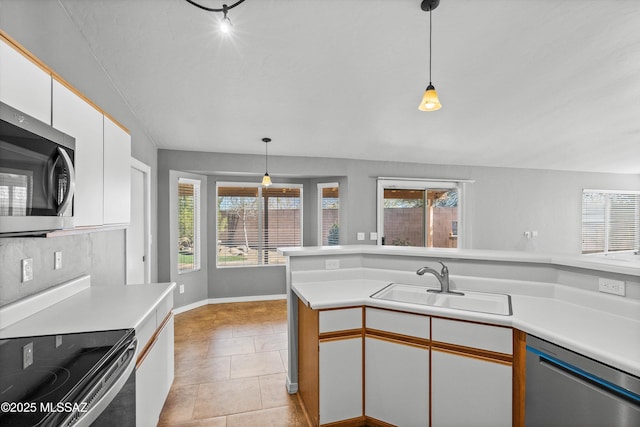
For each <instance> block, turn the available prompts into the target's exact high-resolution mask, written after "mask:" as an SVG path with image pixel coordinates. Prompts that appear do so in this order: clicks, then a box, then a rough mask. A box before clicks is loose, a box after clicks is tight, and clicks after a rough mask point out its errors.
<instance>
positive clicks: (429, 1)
mask: <svg viewBox="0 0 640 427" xmlns="http://www.w3.org/2000/svg"><path fill="white" fill-rule="evenodd" d="M439 4H440V0H423V1H422V3H421V4H420V8H421V9H422V10H424V11H425V12H429V85H428V86H427V88H426V89H425V91H424V94H423V95H422V101H420V105H418V110H420V111H436V110H439V109H440V108H442V104H440V100H439V99H438V93H437V92H436V88H435V87H433V84H432V83H431V33H432V32H433V29H432V22H431V11H432V10H433V9H435V8H436V7H438V5H439Z"/></svg>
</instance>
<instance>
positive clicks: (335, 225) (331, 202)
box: [318, 182, 340, 246]
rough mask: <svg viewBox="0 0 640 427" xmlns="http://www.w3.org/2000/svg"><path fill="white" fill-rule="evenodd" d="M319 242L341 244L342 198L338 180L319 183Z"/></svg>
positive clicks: (322, 243)
mask: <svg viewBox="0 0 640 427" xmlns="http://www.w3.org/2000/svg"><path fill="white" fill-rule="evenodd" d="M318 244H320V245H322V246H334V245H339V244H340V198H339V190H338V183H337V182H333V183H326V184H318Z"/></svg>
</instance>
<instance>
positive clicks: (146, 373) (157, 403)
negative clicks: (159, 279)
mask: <svg viewBox="0 0 640 427" xmlns="http://www.w3.org/2000/svg"><path fill="white" fill-rule="evenodd" d="M172 307H173V294H169V295H168V296H167V297H165V299H164V300H163V301H161V302H160V303H159V304H158V306H157V307H156V309H155V310H153V311H152V312H151V313H150V314H149V315H148V316H147V317H146V319H144V320H143V321H142V322H141V323H140V325H139V326H137V327H136V337H137V338H138V361H137V364H136V426H137V427H146V426H149V427H151V426H153V427H155V426H156V425H157V424H158V419H159V418H160V412H162V407H163V406H164V402H165V400H166V398H167V395H168V394H169V390H170V389H171V384H173V376H174V359H173V348H174V325H173V323H174V322H173V313H171V309H172Z"/></svg>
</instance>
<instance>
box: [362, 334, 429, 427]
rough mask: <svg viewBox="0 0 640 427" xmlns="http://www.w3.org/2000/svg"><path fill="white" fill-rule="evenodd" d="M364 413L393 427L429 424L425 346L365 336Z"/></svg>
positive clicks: (427, 365) (427, 367) (426, 353)
mask: <svg viewBox="0 0 640 427" xmlns="http://www.w3.org/2000/svg"><path fill="white" fill-rule="evenodd" d="M365 366H366V373H365V415H367V416H368V417H372V418H375V419H376V420H379V421H384V422H386V423H389V424H393V425H396V426H407V427H413V426H428V425H429V349H427V348H422V347H416V346H412V345H408V344H403V343H399V342H392V341H387V340H383V339H378V338H373V337H367V338H365Z"/></svg>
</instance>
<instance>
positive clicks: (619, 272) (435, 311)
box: [281, 246, 640, 425]
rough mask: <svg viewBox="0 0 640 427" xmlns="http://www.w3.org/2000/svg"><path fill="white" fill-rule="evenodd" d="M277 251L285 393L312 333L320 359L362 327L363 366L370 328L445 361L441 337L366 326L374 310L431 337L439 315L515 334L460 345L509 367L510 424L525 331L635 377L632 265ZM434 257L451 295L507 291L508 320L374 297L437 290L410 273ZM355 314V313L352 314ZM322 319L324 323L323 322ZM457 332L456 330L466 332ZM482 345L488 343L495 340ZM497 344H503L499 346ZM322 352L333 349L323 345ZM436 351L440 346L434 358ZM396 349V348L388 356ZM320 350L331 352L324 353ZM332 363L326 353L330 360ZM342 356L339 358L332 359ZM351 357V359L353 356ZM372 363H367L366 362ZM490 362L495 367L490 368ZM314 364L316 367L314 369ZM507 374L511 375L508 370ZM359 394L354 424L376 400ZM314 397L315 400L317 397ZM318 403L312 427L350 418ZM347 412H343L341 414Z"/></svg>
mask: <svg viewBox="0 0 640 427" xmlns="http://www.w3.org/2000/svg"><path fill="white" fill-rule="evenodd" d="M281 252H282V253H283V254H284V255H286V256H288V274H287V281H288V283H287V289H288V299H289V301H288V302H289V332H290V334H289V341H290V342H289V349H290V350H289V370H288V372H289V373H288V375H289V377H288V387H289V391H290V392H296V391H298V387H299V386H301V384H299V377H298V373H299V372H301V373H303V374H302V375H304V372H305V371H306V370H308V365H307V366H304V367H302V368H300V367H299V363H308V357H307V358H306V360H305V356H302V355H301V354H299V353H298V350H301V351H304V350H303V347H304V346H309V344H308V343H307V342H306V341H307V339H308V338H309V336H313V335H314V333H315V334H316V335H317V339H318V341H319V342H320V349H321V350H320V352H321V353H322V343H323V342H325V341H326V342H327V343H329V342H332V343H333V344H331V345H333V346H335V343H338V342H342V344H343V346H348V345H349V341H350V340H351V345H352V350H353V349H357V348H358V343H357V341H354V339H356V337H357V335H358V333H357V331H358V330H359V331H360V332H361V335H360V336H361V340H363V341H361V343H362V345H360V348H364V350H360V351H361V353H360V360H364V364H365V365H367V366H368V365H369V364H373V363H374V362H373V361H374V359H375V358H374V357H373V355H372V354H369V353H368V352H367V349H368V348H370V347H371V348H373V345H378V346H379V344H380V343H379V341H380V338H381V337H380V336H378V337H374V336H369V335H372V334H370V333H369V332H370V330H373V329H376V331H375V333H377V334H378V335H384V336H383V337H382V338H385V339H387V341H389V340H396V341H398V339H399V338H398V337H399V336H402V335H404V336H411V337H412V338H411V339H406V341H407V342H405V343H404V344H413V346H414V347H415V346H416V345H418V346H420V345H422V348H423V349H427V348H431V364H432V365H433V363H436V361H437V360H439V359H445V358H444V356H442V354H445V353H446V351H447V350H450V349H451V348H452V347H451V345H450V344H447V343H444V344H443V342H444V341H446V340H444V339H443V340H436V339H435V338H434V336H433V335H432V336H431V337H430V340H431V341H429V339H428V338H423V341H420V340H418V341H416V340H417V339H418V338H416V337H415V336H414V335H412V334H408V333H404V332H401V333H400V334H395V335H393V336H390V335H388V334H386V333H385V334H386V335H385V334H381V333H379V332H377V331H378V330H379V328H373V327H371V326H370V325H369V319H370V318H371V313H377V312H376V311H375V310H378V311H382V312H383V314H389V313H392V314H393V313H406V314H413V315H417V316H423V318H424V321H425V322H427V319H428V322H430V323H429V325H428V326H425V328H426V329H428V328H431V329H432V330H431V333H432V334H433V333H434V330H433V328H434V327H436V326H434V325H438V324H440V323H442V322H443V319H444V320H445V321H446V322H458V323H451V325H453V326H456V325H458V326H459V325H463V326H464V325H474V328H475V327H476V325H480V326H483V327H487V328H490V327H494V328H502V329H494V330H493V331H498V335H500V333H503V335H504V331H506V330H508V331H513V334H511V333H510V332H509V333H508V334H507V335H509V337H502V338H500V337H498V338H496V340H497V341H495V342H494V344H496V345H498V347H497V349H496V348H494V347H492V346H491V345H489V348H485V349H479V350H478V346H479V345H473V346H471V345H466V344H464V345H462V347H464V348H463V350H465V349H467V350H468V349H469V348H473V350H469V351H472V352H476V356H478V355H479V357H476V359H480V358H482V357H485V358H491V357H493V360H492V361H493V362H504V363H508V364H510V365H511V367H512V368H513V376H512V380H513V385H514V387H513V390H509V396H510V397H511V392H512V391H513V407H511V405H509V408H507V409H508V410H509V411H508V412H509V414H507V415H509V416H511V415H512V416H513V425H519V424H521V420H522V416H523V415H522V412H523V410H522V408H520V407H518V405H524V403H523V402H522V400H523V396H518V393H519V392H518V390H522V389H523V388H524V346H525V337H526V335H527V334H531V335H535V336H537V337H539V338H542V339H544V340H547V341H549V342H552V343H554V344H557V345H560V346H562V347H564V348H567V349H570V350H572V351H575V352H577V353H580V354H583V355H586V356H588V357H590V358H592V359H595V360H598V361H601V362H603V363H605V364H607V365H609V366H613V367H615V368H617V369H619V370H621V371H624V372H627V373H630V374H632V375H635V376H640V268H638V266H637V265H635V264H634V263H633V262H628V261H608V260H602V259H597V258H592V257H569V256H552V255H542V254H530V253H509V252H501V251H474V250H457V249H453V250H449V249H445V250H441V249H424V248H406V247H405V248H399V247H376V246H346V247H318V248H293V249H283V250H281ZM437 261H443V262H444V263H445V264H446V265H447V266H448V268H449V271H450V274H451V276H450V279H451V287H452V290H457V291H460V290H462V291H465V290H466V291H479V292H493V293H502V294H508V295H510V296H511V302H512V310H513V314H512V315H511V316H504V315H496V314H488V313H481V312H474V311H466V310H457V309H451V308H445V307H435V306H428V305H420V304H411V303H402V302H397V301H388V300H383V299H375V298H371V295H372V294H374V293H376V292H377V291H379V290H381V289H382V288H384V287H385V286H387V285H389V283H391V282H395V283H406V284H412V285H421V286H424V287H425V288H435V287H438V286H439V284H438V281H437V280H436V279H435V277H434V276H433V275H425V276H418V275H416V274H415V271H416V270H417V269H418V268H420V267H423V266H430V267H432V268H438V267H439V265H438V264H437ZM599 278H604V279H611V280H614V279H615V280H621V281H624V282H625V285H626V288H625V292H626V297H622V296H617V295H609V294H604V293H601V292H598V281H599ZM354 308H355V309H358V308H359V309H360V310H361V311H362V318H363V319H364V320H361V321H360V323H359V324H357V322H356V324H351V325H348V322H347V326H345V327H344V328H339V330H340V331H341V332H337V330H336V331H331V332H322V331H309V330H306V329H307V328H308V326H306V325H302V326H301V325H300V324H299V320H300V319H301V318H306V319H307V320H309V317H311V320H310V324H311V325H314V324H315V320H314V318H313V316H315V315H316V314H317V315H320V316H322V314H323V313H327V314H331V313H335V312H337V310H339V309H342V311H343V312H344V313H345V315H347V314H348V310H352V311H353V309H354ZM356 311H357V310H356ZM356 311H354V313H356ZM301 313H302V314H301ZM378 314H379V313H377V314H376V315H378ZM331 315H332V316H333V315H334V314H331ZM325 317H326V315H325ZM354 317H357V313H356V314H355V316H354ZM319 322H322V318H321V317H320V320H319ZM434 322H435V323H434ZM437 327H438V328H440V326H437ZM383 329H384V328H383ZM454 329H455V328H454ZM481 329H482V328H481ZM484 329H486V328H484ZM461 331H462V330H461ZM461 331H458V332H459V333H462V334H464V333H465V332H464V331H462V332H461ZM487 331H488V332H487V333H489V334H492V333H493V332H491V331H492V330H491V329H488V330H487ZM483 333H484V331H474V332H472V333H471V335H474V334H475V335H476V336H479V335H478V334H483ZM323 334H324V335H323ZM401 338H402V337H401ZM374 339H375V341H374ZM486 340H488V341H491V340H493V338H486ZM500 340H503V341H504V340H506V341H504V343H503V344H500ZM509 340H510V341H509ZM318 341H316V342H318ZM299 345H300V349H299ZM500 345H502V347H500ZM480 346H481V344H480ZM509 346H510V347H509ZM326 347H327V349H329V348H330V346H329V345H326ZM438 347H440V348H438ZM345 348H346V347H345ZM398 348H400V347H398ZM403 348H404V347H403ZM505 348H507V350H505ZM434 349H436V350H439V351H438V352H437V358H436V356H435V354H436V353H435V352H434ZM343 350H344V351H346V350H345V349H343ZM396 350H397V349H396V348H394V351H396ZM467 350H465V351H467ZM325 353H326V354H329V352H328V351H327V352H325ZM449 353H451V351H449ZM406 357H411V356H408V355H406ZM300 358H302V360H300ZM321 359H322V357H321V358H320V359H319V360H318V364H320V365H321V364H322V360H321ZM329 359H330V357H329V358H328V359H327V360H329ZM347 359H348V358H346V357H344V356H341V357H338V359H337V360H342V361H346V360H347ZM357 359H358V357H357V354H356V356H355V357H353V358H352V360H353V361H356V360H357ZM369 359H371V361H372V362H371V363H370V362H368V360H369ZM465 360H466V359H465ZM312 362H313V360H312ZM437 363H448V362H437ZM504 363H503V364H504ZM494 365H495V366H497V365H496V364H493V365H486V366H494ZM310 366H312V367H313V366H314V365H313V363H311V365H310ZM354 366H356V365H354ZM356 367H357V366H356ZM299 369H300V371H299ZM318 369H321V368H320V367H319V368H318ZM431 369H433V366H431ZM461 369H462V368H461ZM470 369H472V368H470ZM361 371H362V372H364V374H363V375H364V377H363V378H364V380H363V379H362V378H360V379H358V378H354V379H353V381H355V382H356V383H358V381H360V382H364V383H369V382H370V381H367V378H369V377H367V375H368V370H367V369H366V368H365V367H361ZM482 371H484V369H483V370H482ZM509 371H510V373H509V375H511V369H510V370H509ZM460 372H462V371H460ZM473 372H478V370H475V371H473ZM340 375H341V376H342V378H341V379H340V381H342V382H344V376H345V372H342V373H341V374H340ZM443 375H444V376H443ZM432 376H434V373H433V372H432ZM320 378H322V374H320ZM371 378H373V377H371ZM438 378H440V379H446V375H445V374H442V375H440V374H437V375H435V379H436V380H437V379H438ZM509 378H511V376H509ZM433 380H434V378H432V381H433ZM476 380H478V379H477V378H476ZM505 381H507V377H506V376H505ZM320 382H322V379H321V380H320ZM476 382H477V381H476ZM325 383H326V381H325ZM432 387H433V385H432ZM303 388H304V387H303ZM321 388H322V387H321ZM325 389H330V386H329V385H326V386H325ZM362 389H363V390H364V392H363V393H362V394H363V395H364V396H365V397H364V400H362V402H360V403H358V402H356V404H355V406H356V409H354V410H353V411H352V412H351V414H352V415H353V416H350V418H351V419H352V421H353V419H357V418H358V416H365V415H368V412H369V409H368V408H372V407H373V401H370V399H369V398H370V396H371V394H372V391H371V390H369V388H367V385H366V384H365V385H364V386H362ZM426 392H428V390H427V391H425V393H426ZM302 394H304V393H302ZM320 394H321V395H322V391H320ZM334 395H335V393H334ZM430 399H431V401H432V404H433V402H434V401H436V400H437V399H440V397H437V396H431V398H430ZM303 400H304V396H303ZM307 400H309V399H308V398H307ZM311 400H315V397H313V398H311ZM319 400H320V403H319V407H317V408H316V409H313V410H311V411H308V412H316V413H318V412H319V413H320V414H323V415H320V417H319V418H320V419H319V420H318V419H317V420H315V421H314V420H313V419H312V423H314V424H315V423H317V424H325V423H327V422H329V421H331V422H336V421H337V420H344V419H346V418H345V416H344V415H337V416H336V417H337V418H330V417H329V416H328V414H327V412H326V410H325V411H324V412H323V411H322V410H321V408H322V402H321V401H322V399H321V398H320V399H319ZM338 400H339V399H338ZM365 400H366V401H365ZM445 401H446V399H445ZM367 402H369V403H367ZM305 404H306V402H305ZM358 405H360V408H364V409H360V415H358V409H357V406H358ZM307 406H309V405H307ZM311 406H313V405H311ZM378 406H379V405H378ZM503 406H504V405H503ZM307 409H308V408H307ZM503 409H504V408H503ZM511 409H513V413H511ZM431 411H432V413H431V415H430V416H431V417H432V418H433V417H436V419H438V418H437V417H438V416H439V414H438V411H437V409H433V408H432V409H431ZM348 413H349V411H346V412H345V414H348ZM507 415H505V417H506V416H507ZM311 418H313V416H311ZM374 418H375V417H374ZM518 420H520V421H518ZM395 424H398V423H395Z"/></svg>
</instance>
